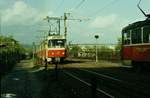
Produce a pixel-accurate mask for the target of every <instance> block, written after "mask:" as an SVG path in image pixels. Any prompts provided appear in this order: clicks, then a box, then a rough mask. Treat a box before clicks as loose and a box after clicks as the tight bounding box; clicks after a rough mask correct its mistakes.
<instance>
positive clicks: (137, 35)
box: [131, 28, 142, 44]
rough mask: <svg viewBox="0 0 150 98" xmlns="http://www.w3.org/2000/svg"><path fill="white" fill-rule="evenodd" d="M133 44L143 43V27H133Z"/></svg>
mask: <svg viewBox="0 0 150 98" xmlns="http://www.w3.org/2000/svg"><path fill="white" fill-rule="evenodd" d="M131 36H132V44H137V43H141V42H142V39H141V29H140V28H137V29H133V30H132V33H131Z"/></svg>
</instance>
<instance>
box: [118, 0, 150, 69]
mask: <svg viewBox="0 0 150 98" xmlns="http://www.w3.org/2000/svg"><path fill="white" fill-rule="evenodd" d="M139 3H140V2H139ZM138 8H139V9H140V10H141V11H142V13H143V14H144V15H145V16H146V17H147V19H146V20H144V21H138V22H135V23H132V24H130V25H128V26H126V27H124V28H123V30H122V51H121V57H122V60H123V63H124V64H129V65H132V66H133V67H134V68H136V67H140V68H143V67H145V66H147V65H150V15H146V14H145V13H144V11H143V10H142V9H141V8H140V7H139V4H138Z"/></svg>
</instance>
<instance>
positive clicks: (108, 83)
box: [63, 68, 150, 98]
mask: <svg viewBox="0 0 150 98" xmlns="http://www.w3.org/2000/svg"><path fill="white" fill-rule="evenodd" d="M63 71H64V72H65V73H67V75H69V74H70V75H69V76H70V77H73V78H74V79H76V80H78V81H80V82H81V80H82V82H85V83H86V84H88V86H90V85H91V79H93V78H95V79H96V82H97V87H98V88H97V89H99V90H101V91H102V92H103V91H104V92H107V93H108V94H109V95H111V96H113V97H109V98H145V97H146V98H148V97H149V96H150V95H149V94H148V93H147V92H145V91H141V90H142V89H143V88H142V87H138V88H137V86H136V85H132V84H131V83H128V82H125V81H123V80H120V79H116V78H114V77H111V76H108V75H105V74H100V73H97V72H94V71H90V70H87V69H77V68H72V69H68V68H67V69H64V70H63ZM75 77H76V78H75ZM77 78H78V79H77ZM79 79H80V80H79ZM97 91H98V90H97ZM98 92H99V91H98ZM120 96H121V97H120Z"/></svg>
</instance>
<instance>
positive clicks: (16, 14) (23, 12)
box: [2, 0, 52, 25]
mask: <svg viewBox="0 0 150 98" xmlns="http://www.w3.org/2000/svg"><path fill="white" fill-rule="evenodd" d="M49 14H52V12H49ZM46 15H47V13H46V12H45V13H44V12H41V11H38V10H37V9H35V8H33V7H31V6H29V5H27V4H26V3H25V2H23V1H21V0H19V1H16V2H15V3H14V5H12V7H11V8H7V9H5V10H3V13H2V21H3V23H4V24H5V25H31V24H35V23H37V22H39V21H41V20H42V18H43V17H45V16H46Z"/></svg>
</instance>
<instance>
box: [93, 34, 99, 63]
mask: <svg viewBox="0 0 150 98" xmlns="http://www.w3.org/2000/svg"><path fill="white" fill-rule="evenodd" d="M94 37H95V39H96V45H95V48H96V49H95V61H96V62H98V52H97V39H98V38H99V36H98V35H95V36H94Z"/></svg>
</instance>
